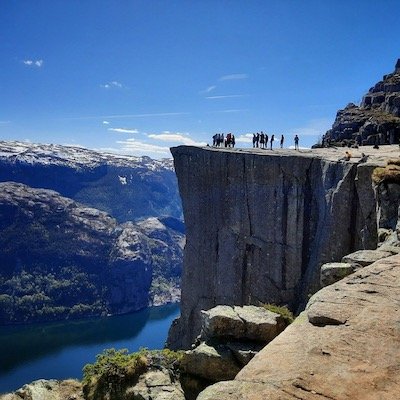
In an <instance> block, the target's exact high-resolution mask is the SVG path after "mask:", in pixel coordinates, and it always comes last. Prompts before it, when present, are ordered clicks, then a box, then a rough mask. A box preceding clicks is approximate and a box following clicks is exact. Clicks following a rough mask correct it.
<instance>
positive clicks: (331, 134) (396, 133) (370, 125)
mask: <svg viewBox="0 0 400 400" xmlns="http://www.w3.org/2000/svg"><path fill="white" fill-rule="evenodd" d="M399 141H400V59H399V60H398V61H397V63H396V66H395V70H394V72H393V73H391V74H388V75H385V76H384V77H383V79H382V80H381V81H380V82H378V83H377V84H375V85H374V86H373V87H372V88H371V89H370V90H369V91H368V93H366V94H365V95H364V97H363V99H362V101H361V104H360V105H359V106H357V105H355V104H353V103H350V104H348V105H347V106H346V107H345V108H344V109H343V110H339V111H338V113H337V115H336V119H335V122H334V123H333V125H332V128H331V129H330V130H329V131H328V132H326V134H325V138H324V142H325V144H328V143H331V144H332V143H336V144H354V143H357V144H359V145H360V144H364V145H373V144H394V143H399Z"/></svg>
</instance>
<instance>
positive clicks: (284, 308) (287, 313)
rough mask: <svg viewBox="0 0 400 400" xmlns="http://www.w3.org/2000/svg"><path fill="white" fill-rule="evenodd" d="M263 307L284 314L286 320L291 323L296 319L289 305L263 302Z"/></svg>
mask: <svg viewBox="0 0 400 400" xmlns="http://www.w3.org/2000/svg"><path fill="white" fill-rule="evenodd" d="M262 307H264V308H265V309H267V310H268V311H272V312H274V313H276V314H279V315H281V316H282V318H283V319H284V320H285V322H286V323H287V324H288V325H289V324H291V323H292V322H293V321H294V316H293V313H292V312H291V311H290V310H289V308H287V306H277V305H276V304H269V303H268V304H262Z"/></svg>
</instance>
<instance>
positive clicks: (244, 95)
mask: <svg viewBox="0 0 400 400" xmlns="http://www.w3.org/2000/svg"><path fill="white" fill-rule="evenodd" d="M247 96H248V94H228V95H222V96H207V97H206V99H212V100H213V99H233V98H235V97H247Z"/></svg>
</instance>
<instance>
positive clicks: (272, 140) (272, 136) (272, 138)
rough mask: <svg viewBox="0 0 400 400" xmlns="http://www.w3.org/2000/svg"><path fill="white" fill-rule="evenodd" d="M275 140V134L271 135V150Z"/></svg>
mask: <svg viewBox="0 0 400 400" xmlns="http://www.w3.org/2000/svg"><path fill="white" fill-rule="evenodd" d="M274 140H275V135H271V140H270V143H271V150H272V145H273V143H274Z"/></svg>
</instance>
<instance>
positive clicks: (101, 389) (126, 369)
mask: <svg viewBox="0 0 400 400" xmlns="http://www.w3.org/2000/svg"><path fill="white" fill-rule="evenodd" d="M182 356H183V352H175V351H171V350H168V349H164V350H152V351H150V350H147V349H141V350H140V351H138V352H136V353H129V352H128V350H127V349H121V350H116V349H107V350H104V352H103V353H101V354H98V355H97V356H96V362H95V363H94V364H86V365H85V366H84V367H83V381H82V383H83V393H84V396H85V399H87V400H99V399H107V398H111V399H122V398H124V392H125V390H126V388H127V387H129V386H133V385H135V384H136V383H137V381H138V379H139V376H140V375H141V374H143V373H144V372H146V371H147V370H148V369H149V368H151V367H152V366H153V367H160V366H162V367H165V368H168V369H170V370H172V371H178V369H179V363H180V360H181V358H182Z"/></svg>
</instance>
